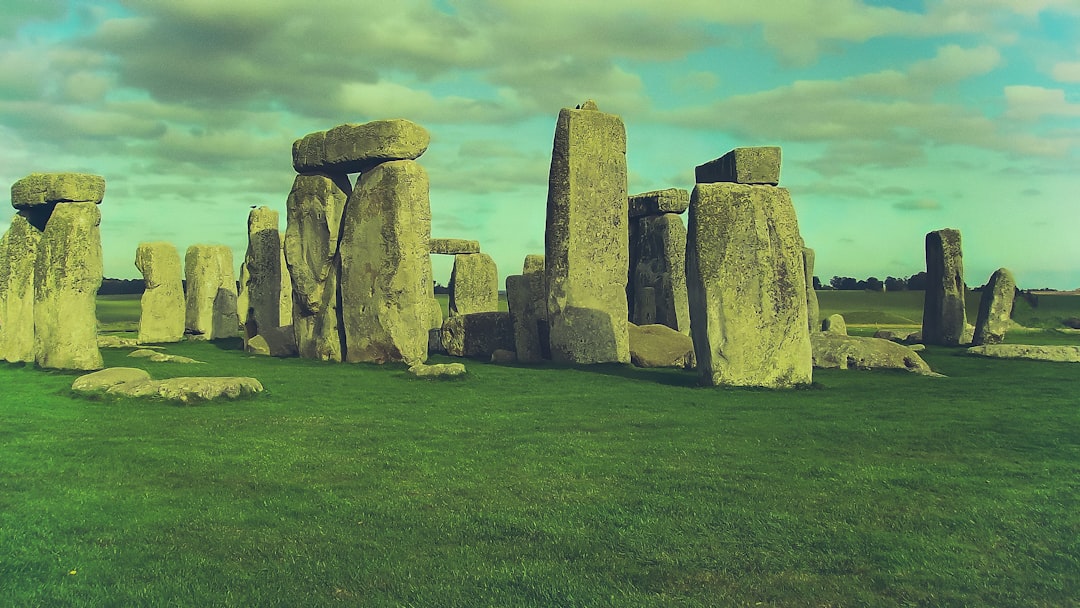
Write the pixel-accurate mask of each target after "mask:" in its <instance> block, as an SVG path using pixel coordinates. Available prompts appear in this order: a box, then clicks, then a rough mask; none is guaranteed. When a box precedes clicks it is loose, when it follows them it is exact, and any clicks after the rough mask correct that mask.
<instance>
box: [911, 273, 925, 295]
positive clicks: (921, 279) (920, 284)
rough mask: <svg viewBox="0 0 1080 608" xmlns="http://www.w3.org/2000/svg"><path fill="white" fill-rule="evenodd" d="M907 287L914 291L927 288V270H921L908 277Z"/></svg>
mask: <svg viewBox="0 0 1080 608" xmlns="http://www.w3.org/2000/svg"><path fill="white" fill-rule="evenodd" d="M907 288H908V289H910V290H912V291H925V290H926V272H925V271H924V272H919V273H916V274H913V275H911V276H910V277H908V280H907Z"/></svg>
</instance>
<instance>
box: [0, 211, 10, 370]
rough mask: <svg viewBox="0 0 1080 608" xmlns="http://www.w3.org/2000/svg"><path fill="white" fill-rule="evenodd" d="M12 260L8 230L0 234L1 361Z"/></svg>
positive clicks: (2, 357) (1, 358) (0, 358)
mask: <svg viewBox="0 0 1080 608" xmlns="http://www.w3.org/2000/svg"><path fill="white" fill-rule="evenodd" d="M10 275H11V261H10V260H9V259H8V231H7V230H5V231H4V233H3V234H2V235H0V361H2V360H3V359H4V330H5V329H7V322H6V319H7V292H8V277H9V276H10Z"/></svg>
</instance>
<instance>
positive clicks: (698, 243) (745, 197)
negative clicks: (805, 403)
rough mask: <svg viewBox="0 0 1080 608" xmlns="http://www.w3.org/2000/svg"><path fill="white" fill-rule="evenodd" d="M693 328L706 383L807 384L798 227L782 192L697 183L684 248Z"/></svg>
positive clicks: (807, 342) (807, 334)
mask: <svg viewBox="0 0 1080 608" xmlns="http://www.w3.org/2000/svg"><path fill="white" fill-rule="evenodd" d="M686 274H687V290H688V295H689V299H690V329H691V334H692V336H693V339H694V350H695V352H696V355H697V366H698V370H699V372H700V374H701V380H702V383H703V384H710V385H731V386H761V387H772V388H780V387H793V386H798V385H803V384H809V383H810V381H811V374H812V352H811V347H810V332H809V325H808V324H807V319H806V284H805V283H806V278H805V276H806V275H805V274H804V273H803V262H802V246H801V244H800V238H799V224H798V220H797V219H796V217H795V209H794V207H793V206H792V204H791V196H790V194H789V193H788V191H787V189H785V188H774V187H771V186H748V185H742V184H731V183H716V184H697V186H695V187H694V191H693V194H692V195H691V198H690V217H689V230H688V233H687V246H686Z"/></svg>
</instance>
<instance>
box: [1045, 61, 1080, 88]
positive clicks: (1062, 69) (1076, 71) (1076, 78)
mask: <svg viewBox="0 0 1080 608" xmlns="http://www.w3.org/2000/svg"><path fill="white" fill-rule="evenodd" d="M1050 75H1051V76H1053V78H1054V80H1056V81H1058V82H1061V83H1065V84H1075V83H1077V82H1080V61H1062V62H1059V63H1055V64H1054V66H1053V67H1052V68H1051V69H1050Z"/></svg>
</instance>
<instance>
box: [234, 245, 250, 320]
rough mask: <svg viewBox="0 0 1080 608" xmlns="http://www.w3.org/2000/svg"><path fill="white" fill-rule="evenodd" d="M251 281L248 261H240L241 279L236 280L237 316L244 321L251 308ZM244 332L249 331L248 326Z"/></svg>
mask: <svg viewBox="0 0 1080 608" xmlns="http://www.w3.org/2000/svg"><path fill="white" fill-rule="evenodd" d="M250 282H251V273H250V272H248V269H247V262H240V280H239V281H237V282H236V286H237V288H238V289H237V292H236V318H237V319H240V320H241V321H244V320H246V319H247V316H248V309H249V308H251V297H250V294H249V293H248V283H250ZM244 332H245V333H246V332H247V328H246V327H245V328H244Z"/></svg>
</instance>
